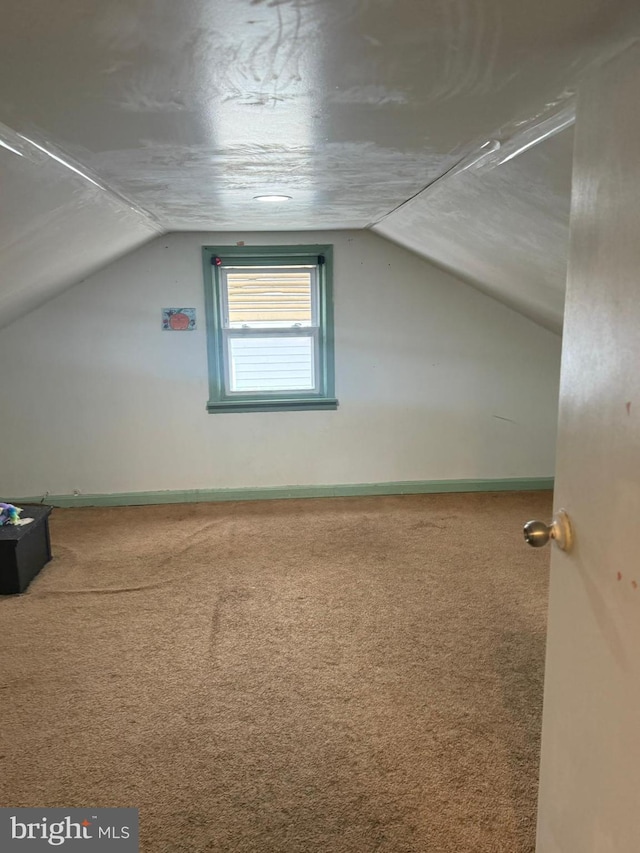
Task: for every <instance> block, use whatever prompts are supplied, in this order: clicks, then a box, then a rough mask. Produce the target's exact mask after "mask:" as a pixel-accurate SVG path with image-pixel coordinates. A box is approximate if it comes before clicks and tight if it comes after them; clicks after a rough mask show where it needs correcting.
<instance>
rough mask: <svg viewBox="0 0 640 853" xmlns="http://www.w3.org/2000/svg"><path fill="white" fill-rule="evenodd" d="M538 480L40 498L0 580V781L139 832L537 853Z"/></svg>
mask: <svg viewBox="0 0 640 853" xmlns="http://www.w3.org/2000/svg"><path fill="white" fill-rule="evenodd" d="M550 512H551V495H550V493H540V492H532V493H501V494H467V495H423V496H402V497H372V498H329V499H318V500H291V501H264V502H256V503H233V504H232V503H227V504H190V505H178V506H153V507H130V508H108V509H104V508H103V509H93V508H92V509H68V510H62V509H58V510H55V511H54V513H53V515H52V517H51V532H52V542H53V550H54V554H55V559H54V560H53V562H51V563H50V564H49V565H48V566H47V567H46V568H45V569H44V570H43V572H42V573H41V574H40V575H39V576H38V577H37V578H36V579H35V580H34V582H33V583H32V585H31V587H30V589H29V590H28V592H27V593H26V594H25V595H22V596H14V597H5V598H0V646H1V649H2V652H1V655H0V805H10V806H14V807H20V806H61V807H86V806H135V807H138V808H139V809H140V827H141V850H143V851H148V853H165V851H167V853H173V851H175V853H179V851H185V853H199V851H215V853H374V851H375V853H454V851H455V853H503V851H504V853H531V851H533V850H534V834H535V806H536V790H537V770H538V754H539V735H540V718H541V705H542V682H543V668H544V645H545V615H546V594H547V580H548V560H549V552H548V549H545V550H544V551H535V550H533V549H531V548H528V547H526V545H525V544H524V541H523V539H522V534H521V527H522V523H523V522H524V521H526V520H527V519H529V518H536V517H539V518H544V519H546V518H547V517H549V516H550Z"/></svg>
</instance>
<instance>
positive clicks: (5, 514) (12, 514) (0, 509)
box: [0, 502, 22, 527]
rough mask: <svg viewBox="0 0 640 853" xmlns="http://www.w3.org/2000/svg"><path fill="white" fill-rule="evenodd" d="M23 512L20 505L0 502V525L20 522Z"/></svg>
mask: <svg viewBox="0 0 640 853" xmlns="http://www.w3.org/2000/svg"><path fill="white" fill-rule="evenodd" d="M21 512H22V510H21V509H20V507H17V506H14V505H13V504H3V503H2V502H0V527H2V525H3V524H19V519H20V513H21Z"/></svg>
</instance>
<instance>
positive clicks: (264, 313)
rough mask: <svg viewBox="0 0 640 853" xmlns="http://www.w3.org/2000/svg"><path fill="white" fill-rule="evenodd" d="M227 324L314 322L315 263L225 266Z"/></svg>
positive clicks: (268, 326)
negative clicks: (278, 266)
mask: <svg viewBox="0 0 640 853" xmlns="http://www.w3.org/2000/svg"><path fill="white" fill-rule="evenodd" d="M223 272H224V279H226V291H227V292H226V296H227V328H232V329H234V328H235V329H238V328H242V327H249V328H252V329H260V328H262V329H274V328H283V327H284V328H290V327H292V326H296V325H297V326H311V325H314V322H313V315H314V311H313V302H314V296H313V293H312V287H313V286H314V282H315V269H314V268H313V267H287V268H286V269H273V268H271V269H269V268H264V267H263V268H256V267H244V268H242V267H236V268H235V269H225V270H224V271H223Z"/></svg>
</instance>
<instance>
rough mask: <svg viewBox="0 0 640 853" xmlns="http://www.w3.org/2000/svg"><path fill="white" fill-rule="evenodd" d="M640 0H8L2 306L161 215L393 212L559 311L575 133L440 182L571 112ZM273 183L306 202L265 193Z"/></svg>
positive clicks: (42, 291)
mask: <svg viewBox="0 0 640 853" xmlns="http://www.w3.org/2000/svg"><path fill="white" fill-rule="evenodd" d="M636 6H637V4H636V2H635V0H634V2H631V0H520V2H517V3H516V2H513V0H190V2H186V0H109V2H105V0H65V2H64V3H51V2H50V0H30V2H28V3H25V2H24V0H4V3H3V10H2V17H3V21H2V24H3V25H2V28H1V29H0V70H1V71H2V73H0V121H1V122H2V123H3V125H4V128H2V127H0V140H3V141H4V142H5V143H6V144H9V145H10V146H11V147H12V148H13V149H14V151H13V152H12V151H10V150H8V149H7V148H1V147H0V181H1V188H2V202H3V212H2V214H0V324H2V323H6V322H8V321H9V320H10V319H12V318H13V317H14V316H17V315H18V314H19V313H20V312H22V311H24V310H28V309H29V308H31V307H33V306H34V305H35V304H37V303H38V302H39V301H42V300H43V299H44V298H47V296H51V295H53V294H54V293H55V292H57V291H59V290H60V289H61V288H62V287H65V286H67V285H68V284H70V283H73V282H74V281H77V280H78V279H79V278H81V277H82V276H83V275H86V274H87V273H88V272H90V271H91V270H92V269H95V268H96V267H98V266H100V265H102V264H104V263H106V262H108V261H109V260H110V259H112V258H113V257H115V256H117V255H118V254H121V253H122V252H124V251H127V250H128V249H130V248H131V247H133V246H135V245H138V244H140V243H141V242H143V241H144V240H146V239H149V238H150V237H151V236H153V235H154V234H157V233H158V232H162V231H170V230H217V231H220V230H231V229H235V230H238V229H242V230H245V229H246V230H288V229H290V230H300V229H327V228H360V227H367V226H374V227H375V228H376V230H378V233H381V234H383V235H385V236H388V237H390V238H391V239H394V240H396V241H398V242H401V243H403V244H404V245H407V246H409V247H410V248H411V249H413V250H415V251H418V252H420V253H421V254H423V255H424V256H425V257H432V258H433V259H434V260H436V261H437V262H438V263H441V264H442V265H445V266H447V267H449V268H451V269H452V270H454V271H458V272H459V273H460V274H461V275H462V276H463V277H465V278H466V279H467V280H469V281H472V282H474V283H476V284H478V285H479V286H482V287H483V288H484V289H485V290H486V291H487V292H491V293H492V294H493V295H495V296H496V297H498V298H501V299H503V300H504V301H507V302H509V304H512V305H514V307H517V308H518V309H519V310H522V311H524V312H525V313H529V314H530V316H532V317H533V318H534V319H537V320H538V321H541V322H545V323H546V324H547V325H550V326H554V325H557V322H558V311H559V310H560V312H561V307H560V309H558V305H560V306H561V301H562V300H561V290H562V287H560V288H559V294H558V281H559V279H561V278H562V275H561V274H560V271H559V270H560V266H561V264H560V262H559V259H558V256H557V255H558V246H559V245H560V243H561V242H562V241H561V240H559V235H560V232H561V231H562V239H564V236H565V233H564V231H563V229H566V222H565V220H566V210H567V203H568V202H567V199H568V189H567V186H566V170H567V151H568V150H569V147H570V146H569V145H568V142H567V141H560V140H561V139H562V137H557V138H556V140H554V141H553V142H552V143H551V142H550V143H545V144H544V147H541V149H540V150H541V152H542V153H540V154H535V153H533V152H529V153H528V154H526V155H522V156H521V157H519V158H517V159H515V160H513V161H511V162H510V163H508V164H504V165H503V166H498V167H496V168H495V169H486V170H470V171H469V172H464V173H462V174H460V175H457V176H455V177H452V178H450V179H447V181H446V191H445V182H441V183H440V184H439V186H438V187H437V188H436V187H434V188H433V189H432V190H428V191H426V193H424V194H423V195H420V192H421V190H423V188H424V187H426V186H427V185H428V184H429V183H430V182H432V181H433V180H435V179H436V178H438V177H439V176H441V175H442V174H443V173H444V172H445V171H447V170H448V169H450V168H451V167H452V166H453V165H454V164H455V163H457V162H458V161H459V160H460V159H461V158H463V157H465V156H467V155H468V154H469V153H470V152H473V151H477V150H478V149H479V146H481V145H482V144H483V143H485V142H486V141H487V140H489V139H494V138H497V139H500V140H501V141H503V142H507V141H508V139H509V138H510V137H512V136H514V135H515V137H516V138H517V137H518V136H519V135H521V134H522V133H523V132H524V133H526V132H527V129H528V128H530V127H532V126H535V125H537V124H538V123H539V122H540V121H543V120H544V119H545V118H546V117H547V116H548V115H553V114H554V113H555V112H558V111H561V110H562V109H563V108H564V107H565V105H566V104H567V103H568V102H569V101H570V99H571V97H572V94H573V91H574V90H575V87H576V85H577V83H578V81H579V79H580V76H581V75H582V74H583V73H584V71H585V69H587V68H589V67H590V66H591V65H592V64H593V63H594V62H595V61H596V60H598V59H601V58H602V57H606V56H607V55H609V54H611V53H613V52H615V51H617V50H619V49H621V48H622V47H623V46H624V44H625V43H628V42H629V40H630V39H632V38H633V37H634V35H635V33H637V31H638V27H637V21H636V15H637V12H636V9H635V7H636ZM564 136H565V137H566V139H567V140H568V139H570V132H569V133H568V134H564ZM34 143H35V144H34ZM43 149H44V151H43ZM46 152H48V153H49V154H51V153H53V154H54V155H55V156H56V157H58V158H59V159H58V160H56V159H52V158H51V157H50V156H48V154H47V153H46ZM544 152H546V153H544ZM556 158H557V162H556ZM60 160H62V161H63V162H62V163H61V162H60ZM569 161H570V155H569ZM65 163H66V164H67V165H65ZM68 165H71V166H73V167H74V168H75V169H76V170H77V171H72V170H71V169H69V168H68ZM563 170H564V171H563ZM496 176H497V177H496ZM269 192H279V193H286V194H287V195H290V196H292V200H291V201H290V202H288V203H286V204H275V205H274V204H270V205H265V204H260V203H258V202H255V201H254V200H253V196H255V195H257V194H260V193H269ZM413 196H417V198H416V200H415V202H411V203H410V204H404V203H405V202H407V200H408V199H410V198H412V197H413ZM509 199H512V201H508V200H509ZM507 202H508V204H509V205H513V208H514V216H508V215H505V212H504V205H505V203H507ZM456 208H459V209H463V210H464V215H462V214H461V215H460V217H459V218H458V219H457V221H456V217H455V216H454V215H452V214H451V211H452V210H455V209H456ZM396 209H398V210H397V212H396V213H392V211H394V210H396ZM443 210H444V211H445V212H447V211H448V214H447V216H446V217H444V220H442V219H441V216H440V214H439V213H438V211H440V212H442V211H443ZM528 217H529V218H531V222H532V223H533V224H532V226H531V229H530V230H531V235H532V238H531V241H530V245H529V246H527V245H524V243H526V241H523V240H521V241H520V243H521V245H520V249H521V254H520V255H518V251H517V250H516V249H514V251H512V252H511V253H510V254H509V256H508V257H507V256H506V255H505V263H504V264H501V262H500V258H499V253H500V252H503V251H506V248H507V247H508V246H509V245H510V244H511V243H512V242H513V241H512V240H511V238H510V237H509V233H510V231H509V229H512V230H513V229H514V227H517V230H518V232H519V233H520V234H522V232H523V230H529V229H525V228H524V226H523V222H525V220H527V218H528ZM474 222H475V223H476V225H478V227H475V228H474V227H472V226H473V223H474ZM550 223H551V224H550ZM555 224H558V231H557V232H556V231H555V230H554V228H555ZM552 225H553V226H554V227H551V226H552ZM470 228H471V230H472V239H469V236H468V235H469V229H470ZM456 229H459V230H460V234H459V238H458V237H456V233H455V232H456ZM549 238H551V240H552V242H553V246H554V248H553V251H552V252H551V254H552V255H553V263H552V266H553V269H551V268H550V267H549V268H548V269H544V268H543V267H544V264H543V265H542V266H540V265H538V267H537V269H538V270H539V271H540V275H541V276H542V278H540V276H539V275H538V274H537V273H536V264H535V263H532V261H534V260H535V255H536V253H538V252H539V251H540V252H542V253H543V254H544V253H545V251H546V248H545V247H546V245H547V244H546V242H545V241H546V240H547V239H549ZM36 241H37V243H38V244H39V245H42V246H44V247H46V260H44V261H43V258H42V253H40V254H38V253H36V254H35V256H34V243H35V242H36ZM456 247H458V250H459V251H458V250H457V249H456ZM491 254H495V257H494V258H493V259H490V258H489V255H491ZM549 254H550V253H549V252H547V255H549ZM522 264H523V265H524V266H523V267H522V269H521V265H522ZM519 270H521V271H522V275H520V276H519V278H518V272H519ZM514 277H515V279H518V282H517V284H515V285H514V283H513V282H514ZM536 287H537V288H538V291H537V292H534V293H529V296H527V292H528V290H529V289H530V288H534V290H535V288H536ZM558 297H559V298H558ZM547 301H549V304H550V309H549V311H548V312H546V308H544V304H545V303H546V302H547ZM541 306H542V307H541ZM545 312H546V313H545Z"/></svg>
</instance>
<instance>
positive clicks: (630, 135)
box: [537, 47, 640, 853]
mask: <svg viewBox="0 0 640 853" xmlns="http://www.w3.org/2000/svg"><path fill="white" fill-rule="evenodd" d="M639 101H640V50H639V49H638V48H637V47H634V48H632V49H630V50H627V51H626V52H625V53H623V54H622V55H620V56H618V57H617V58H615V59H614V60H612V61H610V62H609V63H608V64H606V65H604V66H603V67H602V68H601V69H600V70H599V71H598V73H597V74H595V75H594V76H593V77H592V79H590V80H589V81H587V82H586V84H585V86H584V88H583V90H582V91H581V93H580V96H579V102H578V119H577V123H576V151H575V160H574V179H573V199H572V226H571V245H570V264H569V281H568V292H567V305H566V321H565V331H564V342H563V361H562V382H561V405H560V421H559V438H558V463H557V479H556V495H555V503H556V509H558V508H560V507H564V508H565V509H566V510H567V512H568V513H569V516H570V518H571V520H572V522H573V528H574V533H575V544H574V547H573V550H572V551H571V553H569V554H566V553H564V552H562V551H560V550H559V549H558V548H557V547H556V546H554V547H553V552H554V553H553V556H552V562H551V590H550V610H549V633H548V646H547V667H546V676H545V698H544V715H543V733H542V762H541V773H540V799H539V813H538V843H537V851H538V853H611V851H615V853H636V851H640V104H639Z"/></svg>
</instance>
